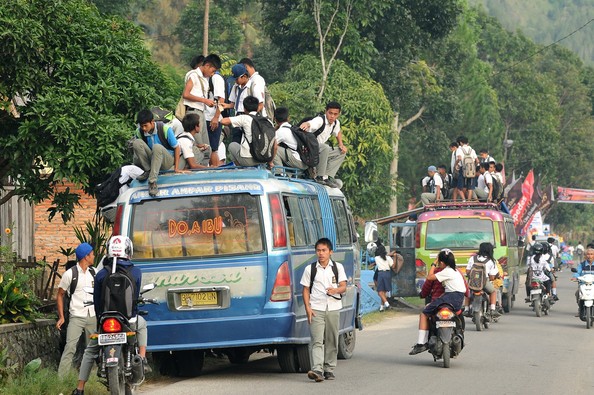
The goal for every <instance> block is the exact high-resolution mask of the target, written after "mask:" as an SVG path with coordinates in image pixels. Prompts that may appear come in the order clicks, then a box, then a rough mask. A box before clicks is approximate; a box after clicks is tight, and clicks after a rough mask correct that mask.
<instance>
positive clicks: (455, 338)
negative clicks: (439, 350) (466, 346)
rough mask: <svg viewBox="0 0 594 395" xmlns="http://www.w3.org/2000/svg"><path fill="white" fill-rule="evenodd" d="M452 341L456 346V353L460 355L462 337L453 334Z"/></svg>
mask: <svg viewBox="0 0 594 395" xmlns="http://www.w3.org/2000/svg"><path fill="white" fill-rule="evenodd" d="M452 343H453V346H454V355H459V354H460V352H461V351H462V339H461V338H460V336H458V335H456V336H453V337H452Z"/></svg>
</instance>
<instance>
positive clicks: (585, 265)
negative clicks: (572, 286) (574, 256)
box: [571, 248, 594, 304]
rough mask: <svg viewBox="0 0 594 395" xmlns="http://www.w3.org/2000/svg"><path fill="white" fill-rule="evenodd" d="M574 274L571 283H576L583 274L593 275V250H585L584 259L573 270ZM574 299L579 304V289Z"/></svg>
mask: <svg viewBox="0 0 594 395" xmlns="http://www.w3.org/2000/svg"><path fill="white" fill-rule="evenodd" d="M575 270H576V272H575V273H573V277H572V278H571V281H577V278H578V277H580V276H583V275H584V274H594V248H587V249H586V259H585V260H584V261H583V262H580V263H579V265H577V267H576V268H575ZM575 299H576V301H577V302H578V304H579V302H580V291H579V289H578V290H577V291H575Z"/></svg>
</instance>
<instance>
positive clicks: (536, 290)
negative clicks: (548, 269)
mask: <svg viewBox="0 0 594 395" xmlns="http://www.w3.org/2000/svg"><path fill="white" fill-rule="evenodd" d="M530 305H531V306H532V308H533V310H534V312H535V313H536V316H537V317H540V316H542V314H544V315H548V314H549V310H550V309H551V298H550V296H549V294H548V292H547V289H546V287H545V285H544V283H543V282H542V281H541V280H539V279H538V278H535V277H532V279H531V280H530Z"/></svg>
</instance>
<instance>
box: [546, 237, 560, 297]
mask: <svg viewBox="0 0 594 395" xmlns="http://www.w3.org/2000/svg"><path fill="white" fill-rule="evenodd" d="M542 258H543V259H545V260H546V261H547V263H548V264H549V267H550V268H551V271H550V272H548V273H546V274H547V276H549V278H550V279H551V292H552V294H553V300H554V301H557V300H559V298H558V297H557V275H556V274H555V256H554V253H553V252H552V250H551V244H549V243H542Z"/></svg>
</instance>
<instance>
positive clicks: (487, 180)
mask: <svg viewBox="0 0 594 395" xmlns="http://www.w3.org/2000/svg"><path fill="white" fill-rule="evenodd" d="M488 184H491V185H492V184H493V177H491V174H490V173H489V172H485V173H484V174H481V175H480V176H479V178H478V180H477V185H476V187H477V188H478V189H482V190H483V191H485V193H489V185H488Z"/></svg>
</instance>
